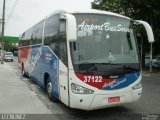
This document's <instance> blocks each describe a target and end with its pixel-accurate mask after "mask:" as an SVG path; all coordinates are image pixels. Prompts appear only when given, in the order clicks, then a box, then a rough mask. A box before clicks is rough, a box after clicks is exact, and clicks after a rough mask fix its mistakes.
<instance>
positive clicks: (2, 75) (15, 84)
mask: <svg viewBox="0 0 160 120" xmlns="http://www.w3.org/2000/svg"><path fill="white" fill-rule="evenodd" d="M0 113H24V114H50V113H51V111H50V110H49V109H47V107H46V106H45V105H44V104H43V103H42V102H41V101H40V100H39V98H38V97H37V96H36V95H33V93H32V91H31V90H30V89H29V88H28V86H27V84H26V83H25V82H23V81H22V80H20V78H18V76H17V75H16V74H15V73H14V71H13V70H12V69H11V68H10V66H8V65H7V64H5V63H4V64H0Z"/></svg>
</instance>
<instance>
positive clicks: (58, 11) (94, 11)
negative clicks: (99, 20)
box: [47, 9, 130, 20]
mask: <svg viewBox="0 0 160 120" xmlns="http://www.w3.org/2000/svg"><path fill="white" fill-rule="evenodd" d="M56 13H71V14H74V13H94V14H105V15H112V16H117V17H122V18H126V19H129V20H130V18H129V17H126V16H123V15H120V14H117V13H113V12H110V11H104V10H96V9H90V10H84V11H66V10H57V11H55V12H52V13H51V14H50V15H49V16H47V17H50V16H52V15H54V14H56Z"/></svg>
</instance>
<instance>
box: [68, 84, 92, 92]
mask: <svg viewBox="0 0 160 120" xmlns="http://www.w3.org/2000/svg"><path fill="white" fill-rule="evenodd" d="M71 89H72V92H73V93H75V94H93V93H94V91H93V90H91V89H88V88H85V87H82V86H80V85H78V84H75V83H72V84H71Z"/></svg>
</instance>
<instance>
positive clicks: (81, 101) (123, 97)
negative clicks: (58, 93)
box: [70, 88, 142, 110]
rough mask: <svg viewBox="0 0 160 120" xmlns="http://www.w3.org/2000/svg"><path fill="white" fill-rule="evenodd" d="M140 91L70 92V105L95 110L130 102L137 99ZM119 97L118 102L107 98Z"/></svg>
mask: <svg viewBox="0 0 160 120" xmlns="http://www.w3.org/2000/svg"><path fill="white" fill-rule="evenodd" d="M141 93H142V88H140V89H136V90H131V91H126V92H123V93H114V94H94V95H83V94H81V95H80V94H72V97H71V99H70V100H71V101H70V107H72V108H77V109H83V110H95V109H102V108H108V107H113V106H120V105H122V104H125V103H132V102H134V101H137V100H139V98H140V96H141ZM117 96H118V97H120V101H118V102H109V101H108V99H109V98H112V97H117Z"/></svg>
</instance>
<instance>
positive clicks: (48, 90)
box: [47, 82, 52, 96]
mask: <svg viewBox="0 0 160 120" xmlns="http://www.w3.org/2000/svg"><path fill="white" fill-rule="evenodd" d="M47 92H48V95H49V96H51V93H52V83H51V82H48V84H47Z"/></svg>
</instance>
